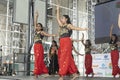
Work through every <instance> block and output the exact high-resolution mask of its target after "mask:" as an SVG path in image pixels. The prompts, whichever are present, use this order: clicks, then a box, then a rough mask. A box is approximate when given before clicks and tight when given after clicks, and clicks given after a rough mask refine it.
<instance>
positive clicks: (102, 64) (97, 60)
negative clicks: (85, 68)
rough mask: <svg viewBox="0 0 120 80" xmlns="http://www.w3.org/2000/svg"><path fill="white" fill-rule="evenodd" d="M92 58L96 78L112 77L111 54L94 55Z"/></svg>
mask: <svg viewBox="0 0 120 80" xmlns="http://www.w3.org/2000/svg"><path fill="white" fill-rule="evenodd" d="M92 57H93V71H94V73H95V77H112V64H111V56H110V53H106V54H93V55H92ZM119 64H120V61H119Z"/></svg>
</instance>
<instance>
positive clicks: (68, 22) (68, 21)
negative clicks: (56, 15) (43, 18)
mask: <svg viewBox="0 0 120 80" xmlns="http://www.w3.org/2000/svg"><path fill="white" fill-rule="evenodd" d="M63 16H64V17H65V18H66V19H67V24H71V21H70V17H69V16H68V15H63Z"/></svg>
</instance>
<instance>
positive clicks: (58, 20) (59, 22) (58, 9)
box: [57, 5, 63, 26]
mask: <svg viewBox="0 0 120 80" xmlns="http://www.w3.org/2000/svg"><path fill="white" fill-rule="evenodd" d="M57 22H58V24H59V26H62V25H63V24H62V22H61V20H60V7H59V5H58V6H57Z"/></svg>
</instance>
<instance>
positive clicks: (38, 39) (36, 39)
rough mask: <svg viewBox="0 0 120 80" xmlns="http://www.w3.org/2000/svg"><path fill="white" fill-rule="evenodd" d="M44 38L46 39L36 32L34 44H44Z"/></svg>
mask: <svg viewBox="0 0 120 80" xmlns="http://www.w3.org/2000/svg"><path fill="white" fill-rule="evenodd" d="M43 37H44V36H43V35H42V34H41V33H37V32H35V35H34V42H35V43H42V39H43Z"/></svg>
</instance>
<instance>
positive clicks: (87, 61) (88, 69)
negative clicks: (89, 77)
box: [85, 53, 93, 74]
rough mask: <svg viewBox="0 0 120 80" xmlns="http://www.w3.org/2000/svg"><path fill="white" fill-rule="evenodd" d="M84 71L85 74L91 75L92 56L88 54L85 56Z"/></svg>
mask: <svg viewBox="0 0 120 80" xmlns="http://www.w3.org/2000/svg"><path fill="white" fill-rule="evenodd" d="M85 69H86V72H85V74H91V73H93V68H92V56H91V54H90V53H89V54H85Z"/></svg>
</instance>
